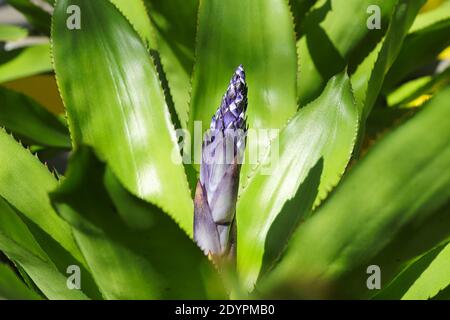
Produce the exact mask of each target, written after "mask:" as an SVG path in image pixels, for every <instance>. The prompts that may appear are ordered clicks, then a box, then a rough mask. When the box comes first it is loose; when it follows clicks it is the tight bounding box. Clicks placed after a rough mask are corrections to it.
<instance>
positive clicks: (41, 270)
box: [0, 231, 87, 300]
mask: <svg viewBox="0 0 450 320" xmlns="http://www.w3.org/2000/svg"><path fill="white" fill-rule="evenodd" d="M0 247H1V248H2V251H3V252H5V254H7V255H8V257H10V259H12V260H15V261H18V262H19V263H20V264H21V265H22V267H23V268H24V269H25V270H26V272H27V273H28V274H29V275H30V276H31V277H32V279H33V280H34V282H35V283H36V284H37V285H38V286H39V288H40V289H41V290H42V291H43V292H44V294H45V295H46V297H47V298H49V299H57V300H62V299H73V300H85V299H87V297H86V296H85V295H84V294H83V292H81V291H79V290H69V289H68V288H67V284H66V281H67V278H66V277H65V276H64V275H63V274H61V273H59V271H58V269H57V268H56V267H55V265H53V263H51V262H50V261H48V260H44V259H43V258H41V257H39V256H37V255H35V254H33V253H32V252H30V251H28V250H26V249H25V248H23V247H22V246H20V245H19V244H17V242H15V241H13V240H11V239H10V238H8V237H6V236H5V235H4V234H3V232H1V231H0Z"/></svg>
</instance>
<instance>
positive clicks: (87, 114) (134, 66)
mask: <svg viewBox="0 0 450 320" xmlns="http://www.w3.org/2000/svg"><path fill="white" fill-rule="evenodd" d="M69 5H78V6H79V7H80V9H81V12H82V15H83V17H82V20H81V24H82V25H81V30H68V29H67V28H66V26H65V23H66V13H65V12H66V8H67V6H69ZM52 35H53V37H52V40H53V54H54V60H55V61H54V62H55V69H56V75H57V80H58V83H59V87H60V90H61V94H62V97H63V100H64V102H65V106H66V108H67V115H68V122H69V128H70V131H71V134H72V139H73V142H74V143H75V145H76V146H78V145H80V144H82V143H84V144H88V145H91V146H93V147H94V148H95V150H96V151H97V152H98V153H99V155H100V156H101V157H102V158H103V159H106V160H107V162H108V163H109V164H110V166H111V168H112V170H113V171H114V172H115V173H116V174H117V176H118V178H119V179H120V180H121V181H122V183H123V184H124V185H125V186H126V187H127V188H128V189H129V190H130V191H132V192H133V193H134V194H136V195H138V196H139V197H141V198H144V199H146V200H149V201H151V202H153V203H155V204H157V205H158V206H160V207H162V208H163V209H164V210H165V211H166V212H168V213H169V214H170V215H171V216H172V217H174V219H175V220H176V221H177V222H178V223H179V224H180V225H181V227H182V228H183V229H184V230H186V231H187V232H188V233H189V234H191V233H192V223H193V222H192V220H193V219H192V212H193V203H192V199H191V198H190V192H189V188H188V184H187V180H186V175H185V173H184V168H183V165H182V164H181V157H180V154H179V150H178V146H177V143H176V137H175V132H174V129H173V125H172V124H171V122H170V115H169V112H168V110H167V106H166V104H165V101H164V95H163V91H162V89H161V85H160V83H159V80H158V76H157V73H156V70H155V67H154V66H153V64H152V62H151V60H150V56H149V54H148V52H147V49H146V47H145V45H144V43H143V42H142V41H141V39H140V37H139V36H138V34H137V33H136V32H135V30H134V29H133V27H132V26H131V25H130V24H129V23H128V21H127V20H126V19H125V18H124V16H122V14H121V13H120V12H119V11H118V10H117V9H116V8H115V7H114V6H113V5H112V4H111V3H109V1H106V0H98V1H90V0H61V1H57V2H56V7H55V14H54V21H53V32H52ZM93 56H95V59H93V58H92V57H93ZM93 88H95V90H93Z"/></svg>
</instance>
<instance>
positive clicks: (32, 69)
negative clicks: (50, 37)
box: [0, 43, 53, 83]
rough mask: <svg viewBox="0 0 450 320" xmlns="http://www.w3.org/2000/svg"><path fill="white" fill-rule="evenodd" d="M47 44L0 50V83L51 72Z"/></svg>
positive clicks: (48, 46)
mask: <svg viewBox="0 0 450 320" xmlns="http://www.w3.org/2000/svg"><path fill="white" fill-rule="evenodd" d="M52 69H53V68H52V63H51V60H50V45H49V44H48V43H45V44H40V45H35V46H31V47H25V48H21V49H16V50H13V51H1V50H0V83H3V82H7V81H12V80H16V79H19V78H24V77H28V76H32V75H36V74H39V73H43V72H50V71H52Z"/></svg>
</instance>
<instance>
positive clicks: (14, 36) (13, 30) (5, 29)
mask: <svg viewBox="0 0 450 320" xmlns="http://www.w3.org/2000/svg"><path fill="white" fill-rule="evenodd" d="M27 35H28V31H27V29H24V28H22V27H18V26H13V25H8V24H0V42H3V41H15V40H20V39H23V38H25V37H26V36H27Z"/></svg>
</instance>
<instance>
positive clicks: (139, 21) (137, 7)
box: [110, 0, 155, 46]
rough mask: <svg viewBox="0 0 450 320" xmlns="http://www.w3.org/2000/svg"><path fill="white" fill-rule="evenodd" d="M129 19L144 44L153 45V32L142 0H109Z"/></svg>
mask: <svg viewBox="0 0 450 320" xmlns="http://www.w3.org/2000/svg"><path fill="white" fill-rule="evenodd" d="M110 1H111V2H112V3H113V4H114V5H116V6H117V8H118V9H119V10H120V11H121V12H122V13H123V15H124V16H125V17H127V19H128V20H129V21H130V23H131V24H132V25H133V27H134V28H135V29H136V31H137V32H138V33H139V35H140V36H141V37H142V40H143V41H144V42H145V43H146V45H149V46H154V45H155V34H154V30H153V28H152V25H151V22H150V18H149V16H148V15H147V11H146V8H145V5H144V1H143V0H110Z"/></svg>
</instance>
